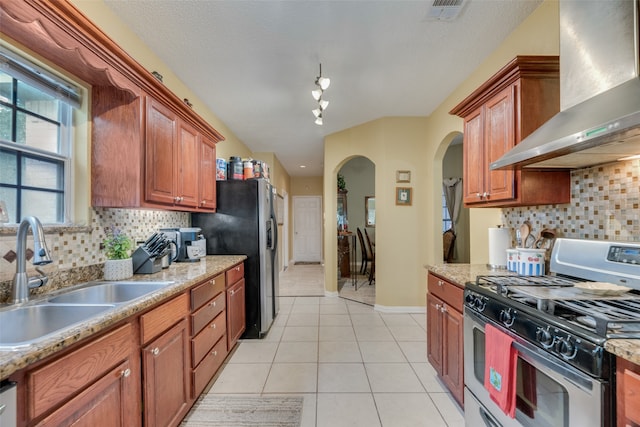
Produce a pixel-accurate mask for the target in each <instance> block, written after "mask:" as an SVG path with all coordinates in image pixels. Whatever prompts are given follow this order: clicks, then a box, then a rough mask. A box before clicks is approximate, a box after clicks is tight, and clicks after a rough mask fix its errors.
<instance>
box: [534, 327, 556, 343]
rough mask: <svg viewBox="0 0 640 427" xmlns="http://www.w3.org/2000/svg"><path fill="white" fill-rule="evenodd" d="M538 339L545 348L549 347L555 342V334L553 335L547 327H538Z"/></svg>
mask: <svg viewBox="0 0 640 427" xmlns="http://www.w3.org/2000/svg"><path fill="white" fill-rule="evenodd" d="M536 340H538V342H539V343H540V344H542V346H543V347H544V348H549V347H551V345H552V344H553V335H551V332H549V331H548V330H547V329H542V328H538V330H537V331H536Z"/></svg>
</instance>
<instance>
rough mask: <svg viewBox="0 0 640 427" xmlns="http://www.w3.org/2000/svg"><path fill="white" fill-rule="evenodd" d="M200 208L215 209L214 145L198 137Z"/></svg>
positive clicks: (210, 141) (206, 139) (202, 137)
mask: <svg viewBox="0 0 640 427" xmlns="http://www.w3.org/2000/svg"><path fill="white" fill-rule="evenodd" d="M200 140H201V142H200V208H202V209H210V210H214V209H215V208H216V144H215V142H213V141H212V140H210V139H209V138H206V137H205V136H201V137H200Z"/></svg>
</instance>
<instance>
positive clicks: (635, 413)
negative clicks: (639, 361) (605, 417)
mask: <svg viewBox="0 0 640 427" xmlns="http://www.w3.org/2000/svg"><path fill="white" fill-rule="evenodd" d="M616 379H617V383H616V388H617V393H616V396H617V399H618V401H617V419H618V421H617V425H618V427H629V426H638V425H640V366H639V365H635V364H633V363H631V362H629V361H627V360H625V359H623V358H621V357H618V358H617V366H616Z"/></svg>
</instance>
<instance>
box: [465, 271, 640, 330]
mask: <svg viewBox="0 0 640 427" xmlns="http://www.w3.org/2000/svg"><path fill="white" fill-rule="evenodd" d="M583 281H584V280H579V279H573V278H570V277H564V276H506V275H504V276H478V277H477V278H476V285H478V286H481V287H485V288H487V287H488V288H490V289H492V290H493V291H495V292H496V293H498V294H499V295H502V296H503V297H506V298H508V299H509V300H511V301H513V303H514V304H516V303H521V304H525V305H528V306H534V307H536V308H537V310H539V311H542V312H544V313H546V314H548V315H551V316H555V317H562V318H564V319H566V320H568V321H570V322H571V319H575V320H576V322H575V323H576V324H578V325H579V326H584V327H587V328H588V329H590V330H592V331H594V332H595V333H596V334H597V335H598V336H600V337H605V338H609V339H610V338H640V294H638V292H637V291H633V292H629V293H626V294H624V295H620V296H599V295H595V294H587V293H582V292H579V291H578V290H577V288H574V287H573V286H574V285H575V284H576V283H578V282H583ZM580 318H583V319H584V318H587V319H588V323H589V324H588V325H587V324H585V322H584V321H582V322H581V321H579V319H580Z"/></svg>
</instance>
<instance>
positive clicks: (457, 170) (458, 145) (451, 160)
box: [434, 132, 470, 263]
mask: <svg viewBox="0 0 640 427" xmlns="http://www.w3.org/2000/svg"><path fill="white" fill-rule="evenodd" d="M462 156H463V135H462V133H460V132H452V133H450V134H448V135H447V136H446V137H445V138H444V139H443V140H442V142H441V143H440V146H439V147H438V149H437V151H436V155H435V157H434V163H435V164H434V166H435V165H438V166H441V169H440V168H437V167H435V168H434V170H440V171H441V172H440V175H439V176H434V186H436V187H437V188H435V189H434V195H435V198H434V204H436V205H437V206H439V207H441V208H440V209H439V213H440V215H439V218H440V221H439V222H437V224H438V225H437V226H438V231H437V232H438V233H443V232H444V231H446V230H447V229H450V228H453V229H454V230H455V245H454V248H453V252H452V256H451V257H450V258H449V262H454V263H468V262H469V257H470V255H469V253H470V249H469V247H470V244H469V209H467V208H464V206H462V205H460V211H459V215H458V216H457V218H456V220H455V223H453V221H452V220H451V218H450V215H449V211H448V210H447V206H446V204H447V201H446V198H445V196H444V192H443V183H444V184H445V185H455V182H456V181H457V180H460V182H459V183H458V184H457V185H460V186H461V185H462V182H461V180H462V176H463V157H462ZM459 203H462V202H461V201H460V202H459ZM436 235H437V234H436ZM445 257H446V256H445V255H444V254H443V257H442V258H443V259H442V260H441V261H444V258H445Z"/></svg>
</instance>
